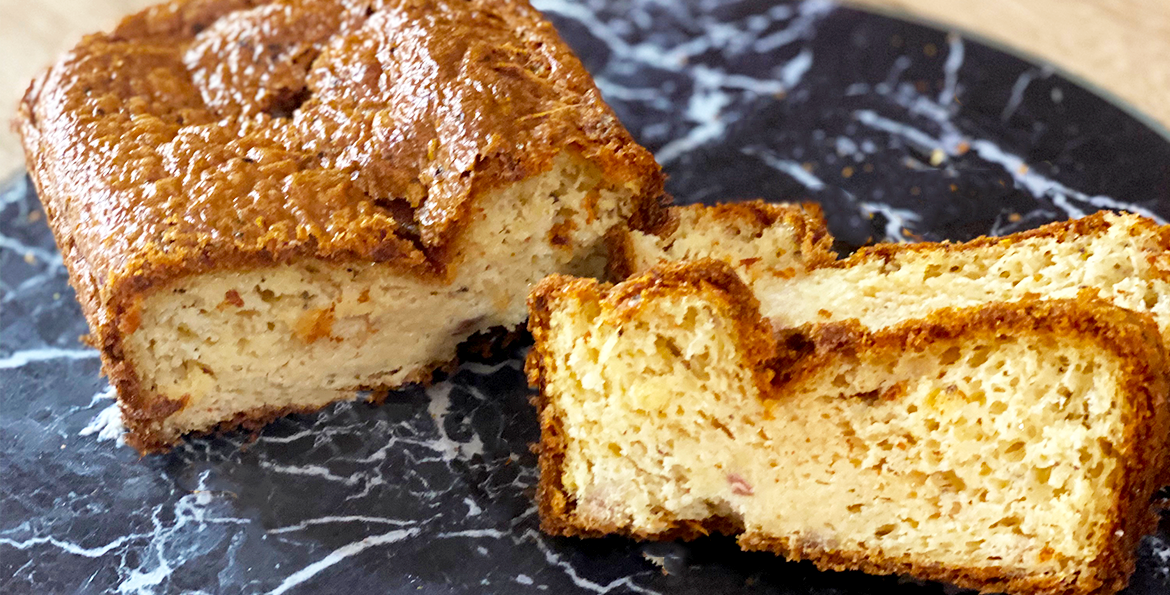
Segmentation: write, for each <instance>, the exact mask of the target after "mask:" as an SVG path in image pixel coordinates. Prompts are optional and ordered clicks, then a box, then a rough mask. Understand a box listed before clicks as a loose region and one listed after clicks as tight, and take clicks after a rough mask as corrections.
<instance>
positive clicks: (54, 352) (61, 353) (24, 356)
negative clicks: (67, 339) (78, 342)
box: [0, 347, 98, 370]
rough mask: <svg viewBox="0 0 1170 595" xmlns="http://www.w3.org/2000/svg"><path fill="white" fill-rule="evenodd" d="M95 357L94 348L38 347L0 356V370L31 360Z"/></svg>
mask: <svg viewBox="0 0 1170 595" xmlns="http://www.w3.org/2000/svg"><path fill="white" fill-rule="evenodd" d="M97 358H98V351H97V350H96V349H60V348H57V347H41V348H38V349H26V350H23V351H17V352H16V353H13V354H12V355H10V356H8V357H5V358H0V370H8V369H12V368H19V367H22V366H26V365H28V364H30V363H33V362H43V361H50V360H58V359H66V360H80V359H97Z"/></svg>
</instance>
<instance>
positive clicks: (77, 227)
mask: <svg viewBox="0 0 1170 595" xmlns="http://www.w3.org/2000/svg"><path fill="white" fill-rule="evenodd" d="M20 131H21V134H22V137H23V142H24V147H25V151H26V155H27V159H28V165H29V169H30V172H31V174H32V177H33V180H34V182H35V183H36V186H37V189H38V192H39V193H40V196H41V200H42V201H43V202H44V205H45V212H46V214H47V215H48V220H49V224H50V226H51V227H52V229H53V232H54V234H55V236H56V240H57V244H58V246H59V247H60V250H61V253H62V255H63V257H64V261H65V264H66V265H67V267H68V269H69V274H70V280H71V282H72V284H73V286H74V288H75V289H76V291H77V296H78V299H79V301H80V302H81V304H82V308H83V310H84V313H85V315H86V318H87V320H88V321H89V325H90V328H91V330H92V335H91V337H90V340H91V341H92V343H93V345H94V346H96V347H98V348H99V349H100V350H101V352H102V362H103V370H104V371H105V373H106V374H107V375H108V376H109V377H110V380H111V382H112V383H113V385H114V386H115V387H116V388H117V391H118V395H119V399H120V402H121V408H122V412H123V416H124V418H125V423H126V427H127V428H128V430H129V436H128V441H129V442H130V444H132V445H134V446H135V447H137V448H138V449H140V450H142V451H151V450H157V449H162V448H166V447H168V446H169V445H172V444H174V443H175V442H176V441H177V440H178V439H179V438H180V437H181V436H183V435H184V434H187V433H189V432H202V431H208V430H212V429H214V428H216V427H231V426H235V425H241V424H242V425H247V426H255V425H258V424H260V423H263V422H265V421H266V420H269V419H271V418H273V417H274V416H278V415H281V414H284V413H286V412H290V411H307V410H313V409H317V408H319V407H321V406H323V405H325V404H327V403H330V402H332V401H336V400H339V399H348V398H352V397H353V396H354V395H355V392H354V391H355V390H357V389H359V388H393V387H397V386H401V385H403V384H404V383H407V382H413V381H425V380H427V379H428V378H429V377H430V374H431V373H432V371H433V370H434V369H435V368H436V367H438V366H441V365H444V364H445V363H447V362H449V361H451V360H452V358H454V356H455V353H456V346H457V345H458V344H459V343H460V342H462V341H464V340H465V339H467V338H468V337H471V336H473V335H475V334H477V333H480V332H482V331H487V330H488V329H492V328H494V327H504V328H508V329H513V328H515V327H517V326H518V325H520V324H521V323H522V322H523V320H524V319H525V316H526V312H525V308H524V299H525V297H526V296H527V293H528V291H529V289H530V286H531V285H533V284H535V283H536V282H537V281H539V280H540V279H541V278H543V277H544V276H545V275H546V274H548V273H551V272H556V271H561V272H574V273H576V274H601V273H602V272H603V270H604V265H605V261H606V259H605V254H604V252H605V251H604V236H605V234H606V232H607V231H608V230H609V229H610V228H611V227H613V226H614V225H616V224H619V223H621V224H623V225H629V226H632V227H634V228H639V227H641V226H649V225H651V224H653V223H654V222H655V218H656V217H658V216H659V204H658V201H659V198H660V196H661V195H662V184H663V176H662V174H661V171H660V168H659V167H658V165H657V164H656V163H655V162H654V160H653V158H652V156H651V155H650V153H648V152H647V151H646V150H645V149H643V148H642V147H640V146H638V145H637V144H636V143H635V142H634V141H633V140H632V138H631V137H630V135H629V134H628V133H627V131H626V130H625V129H624V128H623V127H622V126H621V124H620V123H619V122H618V121H617V119H616V118H615V117H614V114H613V113H612V111H611V110H610V109H609V108H608V107H607V106H606V105H605V104H604V103H603V102H602V100H601V97H600V95H599V93H598V91H597V88H596V87H595V85H594V84H593V82H592V80H591V79H590V77H589V75H588V74H587V73H586V72H585V70H584V68H583V67H582V65H581V63H580V62H579V61H578V60H577V59H576V57H574V56H573V55H572V53H571V52H570V51H569V49H568V48H567V47H566V45H565V44H564V43H563V42H562V41H561V39H560V38H559V37H558V36H557V34H556V32H555V31H554V29H553V27H552V26H551V25H550V24H549V23H548V22H546V21H545V20H544V19H543V18H542V17H541V16H540V14H539V13H537V12H536V11H535V10H533V9H532V8H531V7H530V6H529V5H528V4H527V3H526V2H524V1H523V0H473V1H470V2H462V1H459V2H455V1H450V2H449V1H439V2H430V1H423V0H403V1H401V2H391V3H372V4H371V3H366V2H345V1H341V0H306V1H303V2H294V3H290V2H275V1H268V2H264V1H261V2H243V1H234V0H230V1H223V2H204V1H198V0H189V1H179V2H170V3H167V4H163V5H160V6H157V7H154V8H151V9H148V10H146V11H143V12H141V13H139V14H137V15H134V16H131V17H129V18H127V19H126V20H124V21H123V22H122V23H121V24H120V25H119V26H118V27H117V28H116V29H115V30H114V31H113V32H112V33H108V34H99V35H93V36H90V37H87V38H85V39H84V40H83V41H82V42H81V43H80V44H79V45H78V46H77V47H76V48H74V49H73V50H72V51H70V52H69V53H67V54H66V55H65V56H64V57H63V58H62V59H61V60H60V61H59V62H58V63H57V64H56V65H54V66H53V67H52V68H50V69H49V70H48V71H47V72H46V73H45V74H44V75H42V76H41V77H39V78H38V79H37V80H35V81H34V82H33V84H32V86H31V87H30V89H29V91H28V92H27V94H26V96H25V98H24V101H23V104H22V107H21V112H20Z"/></svg>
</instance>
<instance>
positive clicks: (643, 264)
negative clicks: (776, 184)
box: [608, 200, 837, 280]
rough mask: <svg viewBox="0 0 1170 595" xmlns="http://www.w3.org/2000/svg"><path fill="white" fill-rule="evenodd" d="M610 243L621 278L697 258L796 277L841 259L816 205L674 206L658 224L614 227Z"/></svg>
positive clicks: (613, 270)
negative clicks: (642, 228)
mask: <svg viewBox="0 0 1170 595" xmlns="http://www.w3.org/2000/svg"><path fill="white" fill-rule="evenodd" d="M608 242H609V249H610V275H611V277H613V278H614V279H618V280H620V279H624V278H626V277H628V276H630V275H633V274H634V273H637V272H641V271H645V270H648V269H650V268H652V267H654V266H656V265H658V264H661V263H665V262H674V261H678V260H693V259H698V258H714V259H716V260H722V261H724V262H726V263H728V264H730V265H732V266H733V267H734V268H735V269H736V271H738V272H739V273H740V275H742V276H744V278H745V279H753V278H755V277H757V276H759V275H761V274H769V275H787V276H794V275H796V274H799V273H804V272H805V271H807V270H808V269H811V268H816V267H818V266H824V265H827V264H829V263H831V262H833V261H835V260H836V259H837V255H836V254H835V253H834V252H833V251H832V244H833V237H832V236H831V235H830V234H829V230H828V228H827V227H826V226H825V217H824V213H823V212H822V211H821V207H820V205H818V204H816V203H804V204H788V203H768V202H764V201H762V200H752V201H746V202H738V203H725V204H717V205H714V206H707V205H702V204H694V205H690V206H685V207H674V206H672V207H668V208H667V209H666V210H665V216H664V217H663V218H662V219H661V223H659V224H658V225H656V226H655V227H654V228H652V229H646V230H631V229H629V228H628V227H626V226H619V227H615V228H614V229H613V231H611V232H610V234H609V238H608Z"/></svg>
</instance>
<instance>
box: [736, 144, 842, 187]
mask: <svg viewBox="0 0 1170 595" xmlns="http://www.w3.org/2000/svg"><path fill="white" fill-rule="evenodd" d="M740 152H741V153H743V154H745V155H751V156H753V157H757V158H759V159H760V161H763V162H764V163H766V164H767V165H768V167H771V168H772V169H775V170H776V171H779V172H781V173H783V174H785V175H787V176H788V177H790V178H792V179H794V180H796V181H797V183H799V184H800V185H801V186H804V187H805V188H808V189H809V190H812V191H814V192H816V191H818V190H823V189H824V188H825V182H824V181H823V180H821V179H820V178H818V177H816V176H815V175H813V173H812V172H810V171H808V170H807V169H805V168H804V165H803V164H800V163H797V162H796V161H793V160H791V159H781V158H779V157H777V156H776V155H774V154H773V153H771V152H770V151H766V150H760V149H757V148H755V147H745V148H743V149H741V151H740Z"/></svg>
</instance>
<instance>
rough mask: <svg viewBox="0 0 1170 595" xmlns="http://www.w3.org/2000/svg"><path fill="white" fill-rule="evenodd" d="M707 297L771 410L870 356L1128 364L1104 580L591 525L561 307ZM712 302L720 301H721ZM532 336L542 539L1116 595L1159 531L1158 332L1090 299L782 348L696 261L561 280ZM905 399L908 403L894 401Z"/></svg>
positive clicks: (821, 331)
mask: <svg viewBox="0 0 1170 595" xmlns="http://www.w3.org/2000/svg"><path fill="white" fill-rule="evenodd" d="M699 293H703V294H706V296H707V298H708V300H709V301H710V303H712V304H713V305H715V306H716V307H718V308H720V309H721V310H722V313H723V315H724V316H726V317H727V319H728V320H732V321H734V322H735V326H736V328H737V329H738V335H739V336H738V337H737V338H736V339H737V344H738V346H739V349H740V350H741V353H742V354H743V357H744V361H746V362H749V364H750V365H751V366H753V371H754V373H755V375H756V378H757V384H758V385H759V386H762V387H764V390H762V391H761V394H762V395H764V398H780V397H782V396H783V395H784V394H785V391H786V387H788V386H791V385H793V384H794V383H799V382H800V381H801V379H802V378H805V377H809V376H812V375H813V374H816V373H818V372H819V371H822V370H824V369H826V368H828V369H832V368H833V367H834V366H839V365H840V363H839V362H840V360H841V359H842V358H844V357H848V354H856V353H863V352H871V353H889V352H895V353H896V352H903V351H906V350H912V349H915V347H916V346H921V345H925V344H929V343H931V342H936V341H947V340H953V339H955V338H957V337H960V336H962V337H970V336H980V335H983V336H987V335H991V336H996V335H1012V336H1019V335H1021V334H1043V335H1045V336H1049V337H1052V339H1053V340H1056V341H1059V340H1061V339H1062V338H1067V339H1077V340H1082V341H1084V340H1087V341H1090V342H1091V343H1094V344H1096V345H1098V346H1099V347H1100V349H1102V350H1105V351H1108V352H1110V353H1112V354H1114V355H1115V356H1116V357H1117V358H1119V360H1121V361H1124V362H1126V367H1125V368H1124V370H1123V371H1122V375H1123V377H1124V378H1125V389H1124V392H1125V393H1126V394H1127V395H1128V398H1129V399H1130V401H1131V403H1132V404H1133V407H1134V415H1133V417H1132V418H1131V419H1130V420H1129V421H1128V423H1127V424H1126V428H1125V431H1124V436H1122V437H1121V439H1120V440H1119V442H1120V443H1121V445H1122V446H1121V448H1120V449H1119V450H1120V451H1122V452H1128V453H1130V457H1131V460H1130V464H1129V466H1128V469H1130V471H1131V473H1129V474H1128V475H1126V476H1125V477H1124V478H1123V479H1122V480H1121V484H1122V487H1121V488H1119V489H1118V492H1117V493H1118V494H1119V495H1120V496H1119V498H1118V500H1117V502H1116V503H1115V504H1114V512H1113V514H1112V515H1111V516H1112V518H1113V519H1114V523H1115V524H1114V526H1113V528H1112V529H1111V530H1110V531H1109V532H1108V533H1107V534H1108V535H1109V536H1111V537H1110V538H1109V541H1108V543H1107V545H1106V548H1105V551H1104V552H1103V553H1102V554H1101V556H1100V557H1099V558H1098V560H1097V561H1096V563H1095V565H1094V571H1095V572H1094V576H1092V577H1081V578H1080V579H1079V580H1078V581H1077V582H1076V584H1074V585H1070V584H1069V583H1068V582H1067V581H1060V580H1059V579H1057V578H1055V577H1038V576H1027V575H1025V576H1004V575H1003V573H1002V572H1000V571H998V570H997V569H994V568H990V567H987V568H982V567H951V566H946V565H941V564H939V563H937V562H936V561H932V560H929V559H925V558H916V557H914V556H905V557H897V558H892V557H884V556H881V555H878V554H876V553H875V552H868V551H849V550H843V549H832V550H830V549H825V547H824V546H822V545H820V544H817V543H804V542H800V541H798V540H793V539H791V538H788V537H786V536H783V535H763V534H744V533H743V527H741V526H738V525H737V523H736V522H734V521H732V520H730V519H726V518H720V517H714V518H710V519H708V520H707V521H703V522H696V521H685V522H681V523H675V524H674V525H673V526H671V527H670V528H669V529H667V530H665V531H661V532H654V533H645V532H640V531H638V530H636V529H635V530H631V529H629V528H628V527H627V528H619V527H614V526H594V525H592V524H588V523H583V522H582V521H580V520H579V517H578V516H577V515H575V514H574V513H573V510H574V508H575V506H576V503H575V502H574V501H573V500H572V499H571V498H570V496H569V495H568V494H566V493H565V491H564V489H563V486H562V484H561V477H562V474H563V472H562V464H563V460H564V452H565V448H566V445H565V442H564V430H563V428H562V425H561V424H562V421H561V419H560V415H559V411H557V410H556V408H555V406H554V404H553V402H552V399H551V398H550V397H549V396H548V395H547V394H546V385H545V382H546V379H545V374H546V366H551V365H552V363H551V362H552V359H551V355H549V354H546V353H545V351H544V349H545V343H546V342H547V341H548V330H549V321H550V318H551V314H552V312H553V310H554V309H556V308H557V307H565V306H564V305H563V304H558V302H560V301H561V300H565V299H580V300H582V301H585V302H590V301H594V300H596V301H598V302H599V303H600V304H601V307H602V308H603V309H607V310H608V309H615V310H616V309H617V308H626V309H627V312H628V313H627V314H626V315H627V316H630V317H633V316H634V315H635V314H636V310H637V307H638V304H639V303H640V302H641V300H638V299H631V298H634V297H635V296H639V295H641V296H642V297H643V299H645V298H646V297H649V296H650V295H656V296H659V297H662V296H684V295H696V294H699ZM712 298H713V299H712ZM529 309H530V313H531V317H530V319H529V329H530V330H531V331H532V334H533V336H534V337H535V339H536V342H535V345H534V347H533V349H532V351H531V352H530V353H529V357H528V361H527V373H528V378H529V382H530V384H532V386H534V387H536V388H538V389H539V390H540V394H539V396H537V397H536V405H537V408H538V412H539V419H540V423H541V443H540V446H539V457H540V483H539V486H538V492H537V500H538V507H539V511H540V515H541V528H542V530H544V531H545V532H547V533H549V534H552V535H564V536H580V537H599V536H603V535H608V534H614V533H619V534H623V535H626V536H629V537H633V538H636V539H646V540H666V539H691V538H695V537H698V536H702V535H706V534H710V533H723V534H732V535H736V534H738V535H739V543H740V546H741V547H743V548H744V549H747V550H762V551H770V552H773V553H776V554H779V555H782V556H784V557H786V558H789V559H792V560H810V561H812V562H813V563H814V564H815V565H816V566H817V567H818V568H821V569H825V570H861V571H864V572H868V573H872V574H909V575H912V576H915V577H919V578H922V579H928V580H937V581H945V582H950V583H954V584H956V585H959V586H962V587H966V588H972V589H978V590H981V591H987V592H999V591H1007V592H1012V593H1021V594H1053V595H1055V594H1058V593H1060V594H1067V593H1084V594H1089V593H1113V592H1116V591H1117V590H1120V589H1122V588H1124V587H1125V585H1126V583H1127V582H1128V577H1129V575H1130V574H1131V573H1132V571H1133V568H1134V563H1135V550H1136V548H1137V546H1138V543H1139V541H1140V539H1141V536H1142V535H1145V534H1147V533H1148V532H1150V531H1152V530H1153V529H1154V528H1155V527H1156V523H1157V518H1156V516H1155V515H1154V514H1153V513H1152V511H1151V509H1150V506H1149V498H1150V497H1151V495H1152V494H1153V493H1154V492H1155V491H1156V489H1157V487H1158V485H1159V482H1158V481H1157V478H1158V475H1159V473H1160V472H1161V471H1162V470H1163V469H1164V467H1165V466H1166V464H1167V461H1168V456H1170V452H1168V451H1167V447H1168V445H1167V444H1166V441H1165V439H1164V437H1165V436H1166V434H1167V433H1168V432H1170V407H1168V404H1167V392H1168V390H1170V368H1168V366H1167V364H1168V363H1170V362H1168V361H1167V355H1166V353H1165V350H1164V348H1163V346H1162V342H1161V339H1160V335H1159V332H1158V330H1157V327H1156V325H1155V324H1154V323H1153V321H1152V319H1151V318H1150V317H1149V316H1148V315H1145V314H1137V313H1133V312H1130V311H1128V310H1123V309H1120V308H1117V307H1116V306H1113V305H1111V304H1109V303H1107V302H1103V301H1101V300H1098V299H1096V298H1095V297H1093V296H1092V295H1091V294H1090V293H1089V292H1085V293H1083V294H1082V296H1081V297H1080V298H1078V299H1076V300H1053V301H1044V300H1038V299H1028V300H1024V301H1022V302H1016V303H1010V304H1009V303H1003V304H991V305H988V306H982V307H976V308H965V309H944V310H940V311H937V312H935V313H933V314H932V315H931V316H930V317H928V318H926V319H923V320H916V321H911V322H908V323H906V324H903V325H900V326H898V327H894V328H891V329H887V330H883V331H879V332H868V331H866V330H865V329H863V328H862V327H860V326H859V325H857V324H855V323H852V322H846V323H828V324H822V325H810V326H809V327H806V328H804V329H800V331H798V332H795V333H793V332H787V333H782V334H781V335H782V336H777V335H776V334H774V333H773V331H772V330H771V329H770V327H768V325H767V324H766V321H764V320H763V319H762V318H761V317H760V315H759V311H758V309H757V302H756V300H755V298H754V297H753V296H752V294H751V292H750V290H749V289H748V288H747V287H746V286H745V285H744V284H743V283H742V282H740V281H739V280H738V278H737V277H736V276H735V275H734V273H733V272H731V270H730V269H729V268H728V267H727V266H726V265H724V264H722V263H717V262H715V261H697V262H693V263H684V264H675V265H669V266H665V267H660V268H658V269H655V270H652V271H650V272H648V273H645V274H643V275H640V276H638V277H635V278H633V279H631V280H629V281H627V282H625V283H621V284H619V285H617V286H608V285H599V284H597V283H596V282H593V281H588V280H582V279H574V278H571V277H562V276H556V277H550V278H548V279H546V280H545V282H543V283H542V284H541V285H540V286H539V287H538V288H537V289H536V290H535V291H534V292H533V294H532V296H531V297H530V299H529ZM894 398H897V397H894Z"/></svg>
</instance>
